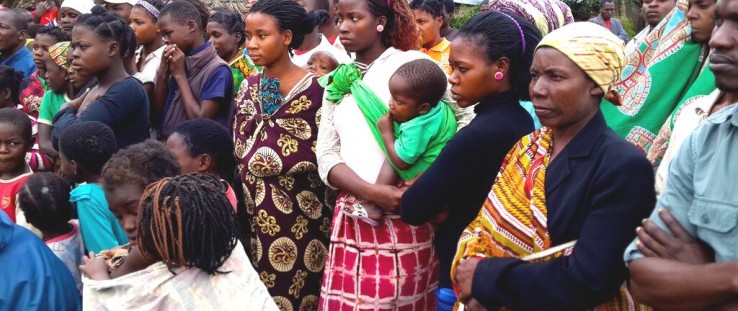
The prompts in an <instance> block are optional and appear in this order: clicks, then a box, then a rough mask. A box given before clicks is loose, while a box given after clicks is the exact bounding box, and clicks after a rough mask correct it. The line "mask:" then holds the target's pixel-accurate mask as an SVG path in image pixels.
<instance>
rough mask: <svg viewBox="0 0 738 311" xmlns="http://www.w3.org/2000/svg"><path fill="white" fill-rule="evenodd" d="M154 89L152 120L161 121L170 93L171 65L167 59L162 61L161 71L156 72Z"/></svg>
mask: <svg viewBox="0 0 738 311" xmlns="http://www.w3.org/2000/svg"><path fill="white" fill-rule="evenodd" d="M155 81H156V82H155V85H156V86H155V87H154V95H153V98H154V100H153V101H152V102H151V119H152V120H159V119H160V118H161V116H162V115H163V114H164V106H165V105H166V102H167V95H168V93H169V64H168V63H167V59H166V58H163V57H162V59H161V64H160V65H159V70H158V71H157V72H156V78H155Z"/></svg>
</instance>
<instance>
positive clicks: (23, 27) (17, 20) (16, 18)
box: [3, 8, 29, 32]
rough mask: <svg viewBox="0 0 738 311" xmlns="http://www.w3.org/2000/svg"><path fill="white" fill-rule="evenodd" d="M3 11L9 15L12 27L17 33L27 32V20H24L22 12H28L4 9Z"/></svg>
mask: <svg viewBox="0 0 738 311" xmlns="http://www.w3.org/2000/svg"><path fill="white" fill-rule="evenodd" d="M3 11H5V12H8V13H10V16H11V17H10V18H11V19H12V20H13V21H12V23H13V27H14V28H15V30H17V31H19V32H20V31H28V25H29V23H28V20H26V17H25V16H23V15H25V13H24V12H28V10H24V9H18V8H14V9H4V10H3Z"/></svg>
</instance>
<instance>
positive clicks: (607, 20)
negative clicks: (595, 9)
mask: <svg viewBox="0 0 738 311" xmlns="http://www.w3.org/2000/svg"><path fill="white" fill-rule="evenodd" d="M605 27H607V29H610V30H612V25H611V24H610V20H609V19H606V20H605Z"/></svg>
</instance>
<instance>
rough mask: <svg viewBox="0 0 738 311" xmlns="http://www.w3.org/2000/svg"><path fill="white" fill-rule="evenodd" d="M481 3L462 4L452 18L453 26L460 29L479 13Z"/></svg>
mask: <svg viewBox="0 0 738 311" xmlns="http://www.w3.org/2000/svg"><path fill="white" fill-rule="evenodd" d="M479 7H480V6H479V5H464V4H462V5H461V6H460V7H459V8H458V10H456V13H455V14H454V16H453V17H452V18H451V28H454V29H459V28H461V26H463V25H464V24H466V22H468V21H469V20H470V19H471V18H472V17H474V15H477V13H479Z"/></svg>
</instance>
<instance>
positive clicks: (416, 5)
mask: <svg viewBox="0 0 738 311" xmlns="http://www.w3.org/2000/svg"><path fill="white" fill-rule="evenodd" d="M410 8H411V9H413V10H420V11H424V12H427V13H428V14H430V15H431V16H433V17H442V18H443V17H444V15H445V13H446V9H445V8H444V7H443V1H442V0H413V1H411V2H410Z"/></svg>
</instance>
